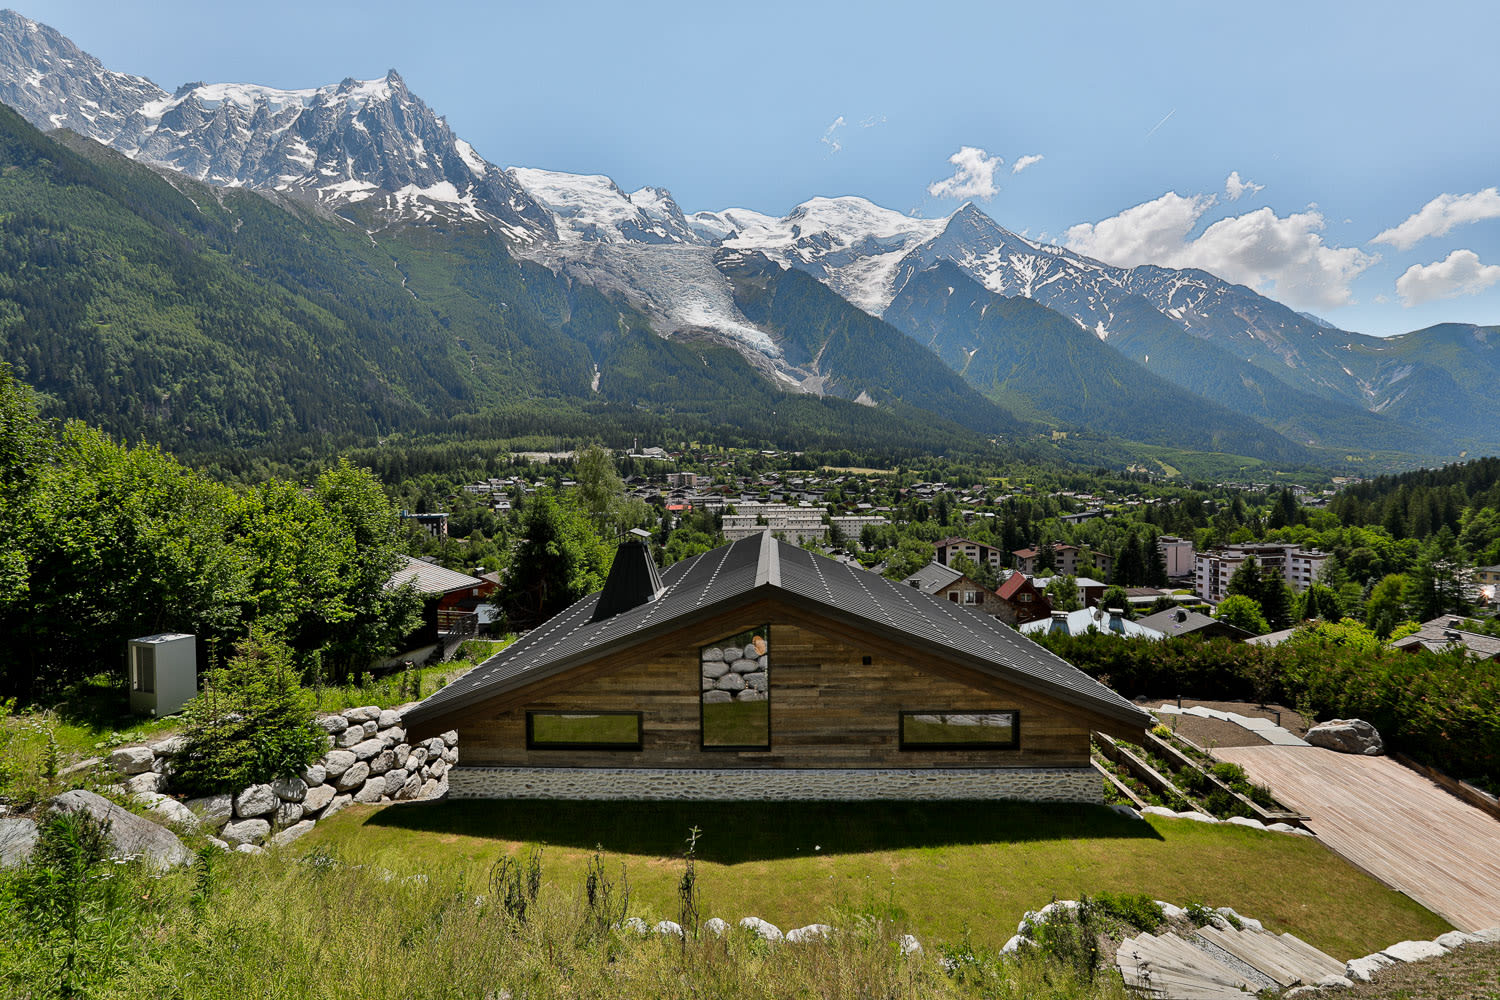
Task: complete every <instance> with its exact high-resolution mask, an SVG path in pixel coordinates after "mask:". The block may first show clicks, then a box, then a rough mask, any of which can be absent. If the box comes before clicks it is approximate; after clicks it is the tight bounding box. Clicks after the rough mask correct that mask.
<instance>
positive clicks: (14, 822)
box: [0, 816, 36, 868]
mask: <svg viewBox="0 0 1500 1000" xmlns="http://www.w3.org/2000/svg"><path fill="white" fill-rule="evenodd" d="M35 846H36V824H35V823H33V822H32V821H31V820H29V819H22V818H19V817H14V816H7V817H5V818H4V819H0V868H14V867H15V866H17V865H20V864H24V863H25V861H26V859H27V858H29V857H31V849H32V848H33V847H35Z"/></svg>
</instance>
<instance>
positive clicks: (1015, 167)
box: [1010, 153, 1046, 174]
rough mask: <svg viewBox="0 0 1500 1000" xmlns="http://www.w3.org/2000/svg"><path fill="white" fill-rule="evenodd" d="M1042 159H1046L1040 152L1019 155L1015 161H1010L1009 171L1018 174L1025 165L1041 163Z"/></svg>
mask: <svg viewBox="0 0 1500 1000" xmlns="http://www.w3.org/2000/svg"><path fill="white" fill-rule="evenodd" d="M1044 159H1046V157H1044V156H1043V155H1042V154H1041V153H1027V154H1026V155H1025V156H1023V157H1021V158H1020V159H1019V160H1017V161H1016V162H1015V163H1012V164H1011V165H1010V172H1011V173H1013V174H1019V173H1020V172H1021V171H1023V170H1025V169H1026V168H1027V167H1030V166H1035V165H1036V164H1038V163H1041V162H1042V160H1044Z"/></svg>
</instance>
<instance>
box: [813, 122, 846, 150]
mask: <svg viewBox="0 0 1500 1000" xmlns="http://www.w3.org/2000/svg"><path fill="white" fill-rule="evenodd" d="M846 124H848V123H847V122H845V121H844V116H843V115H839V116H838V117H837V118H835V119H834V120H833V124H832V125H830V126H828V128H826V129H825V130H824V131H823V138H821V139H819V140H818V141H819V142H821V143H822V144H823V145H825V146H827V147H828V152H829V154H833V153H837V152H838V151H839V150H841V149H843V148H844V146H843V143H841V142H839V141H838V140H837V139H835V138H834V137H833V133H835V132H837V131H838V130H839V129H841V128H843V127H844V126H845V125H846Z"/></svg>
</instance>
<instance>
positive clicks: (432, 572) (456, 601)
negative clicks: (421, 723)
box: [377, 556, 500, 666]
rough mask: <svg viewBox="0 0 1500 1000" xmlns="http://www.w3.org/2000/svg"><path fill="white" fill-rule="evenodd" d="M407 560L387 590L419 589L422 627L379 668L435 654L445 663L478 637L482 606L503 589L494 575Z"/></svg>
mask: <svg viewBox="0 0 1500 1000" xmlns="http://www.w3.org/2000/svg"><path fill="white" fill-rule="evenodd" d="M404 558H405V560H406V561H405V563H403V564H402V566H401V567H400V568H399V569H397V570H396V572H394V573H392V574H391V577H390V579H389V580H387V581H386V586H387V587H389V588H391V589H394V588H396V587H400V586H402V585H404V584H411V585H412V586H413V587H415V588H416V590H417V592H418V593H419V594H421V595H422V624H421V626H420V627H418V628H417V630H416V631H414V632H412V633H411V634H410V635H408V636H406V637H405V638H404V639H403V640H402V641H401V643H400V646H401V650H402V651H401V652H400V653H398V654H397V655H396V656H394V657H391V658H389V659H388V660H386V661H385V662H384V663H383V664H378V665H377V666H389V665H391V664H399V663H402V662H404V661H406V660H412V661H414V662H417V663H421V662H422V661H424V660H426V659H427V658H428V657H429V656H432V655H433V654H434V653H437V654H438V658H439V659H445V658H446V657H447V656H448V655H449V654H451V653H452V650H453V647H455V646H457V645H458V644H459V643H460V642H462V641H463V640H464V639H467V638H471V637H472V636H474V635H475V633H476V632H477V631H478V629H479V617H480V616H479V613H478V610H477V609H478V607H479V605H480V604H481V603H483V601H484V599H485V598H487V597H490V596H492V595H493V594H494V593H495V592H496V591H497V590H499V589H500V584H499V578H498V577H496V576H494V575H493V574H491V575H490V576H489V577H476V576H469V575H468V574H467V573H459V572H455V571H454V570H451V569H444V568H443V567H441V566H439V565H437V564H436V563H430V562H426V561H425V560H422V559H415V558H413V557H411V556H405V557H404Z"/></svg>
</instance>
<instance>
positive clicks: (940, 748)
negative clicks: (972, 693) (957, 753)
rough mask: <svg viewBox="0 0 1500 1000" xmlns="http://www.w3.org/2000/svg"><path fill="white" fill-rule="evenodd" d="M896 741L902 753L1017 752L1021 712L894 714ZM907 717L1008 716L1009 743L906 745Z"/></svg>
mask: <svg viewBox="0 0 1500 1000" xmlns="http://www.w3.org/2000/svg"><path fill="white" fill-rule="evenodd" d="M896 715H897V718H896V739H897V742H898V743H899V744H900V748H901V750H903V751H911V752H928V753H944V752H946V751H949V750H1005V751H1009V750H1019V749H1021V710H1020V709H1018V708H977V709H976V708H970V709H952V708H922V709H913V710H910V711H907V710H902V711H899V712H897V713H896ZM908 715H1009V716H1010V717H1011V720H1012V721H1011V726H1010V732H1011V737H1010V742H1009V743H996V742H995V741H993V740H987V741H983V742H978V743H908V742H907V740H906V717H907V716H908Z"/></svg>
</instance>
